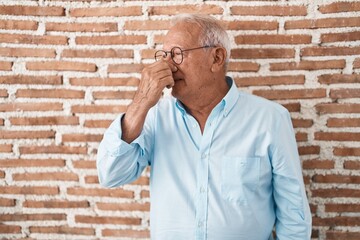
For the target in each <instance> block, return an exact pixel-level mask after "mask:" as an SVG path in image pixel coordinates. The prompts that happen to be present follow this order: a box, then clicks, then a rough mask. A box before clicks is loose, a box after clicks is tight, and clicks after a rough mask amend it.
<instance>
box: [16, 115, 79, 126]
mask: <svg viewBox="0 0 360 240" xmlns="http://www.w3.org/2000/svg"><path fill="white" fill-rule="evenodd" d="M10 123H11V125H30V126H39V125H50V126H51V125H57V126H58V125H78V124H79V117H73V116H69V117H67V116H54V117H33V118H27V117H20V118H10Z"/></svg>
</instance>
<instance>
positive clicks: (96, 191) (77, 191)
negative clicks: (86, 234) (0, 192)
mask: <svg viewBox="0 0 360 240" xmlns="http://www.w3.org/2000/svg"><path fill="white" fill-rule="evenodd" d="M0 189H1V188H0ZM67 194H68V195H76V196H93V197H114V198H133V197H134V192H133V191H129V190H124V189H121V188H116V189H104V188H80V187H72V188H68V189H67Z"/></svg>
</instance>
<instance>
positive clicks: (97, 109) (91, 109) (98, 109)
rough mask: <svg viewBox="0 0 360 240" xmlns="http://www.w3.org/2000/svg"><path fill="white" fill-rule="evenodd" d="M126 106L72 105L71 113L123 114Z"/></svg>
mask: <svg viewBox="0 0 360 240" xmlns="http://www.w3.org/2000/svg"><path fill="white" fill-rule="evenodd" d="M126 108H127V106H123V105H74V106H72V107H71V112H72V113H123V112H125V111H126Z"/></svg>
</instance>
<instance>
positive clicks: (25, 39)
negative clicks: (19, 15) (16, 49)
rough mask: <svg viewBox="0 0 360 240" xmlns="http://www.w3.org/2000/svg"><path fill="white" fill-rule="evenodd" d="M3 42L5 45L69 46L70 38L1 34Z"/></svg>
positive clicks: (0, 37)
mask: <svg viewBox="0 0 360 240" xmlns="http://www.w3.org/2000/svg"><path fill="white" fill-rule="evenodd" d="M0 39H1V42H3V43H23V44H35V45H41V44H45V45H67V43H68V38H67V37H66V36H54V35H51V36H50V35H45V36H38V35H27V34H6V33H2V34H0Z"/></svg>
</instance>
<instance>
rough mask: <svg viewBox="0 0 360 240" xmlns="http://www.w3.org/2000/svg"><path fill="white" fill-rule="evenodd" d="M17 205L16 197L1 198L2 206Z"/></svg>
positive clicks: (0, 204)
mask: <svg viewBox="0 0 360 240" xmlns="http://www.w3.org/2000/svg"><path fill="white" fill-rule="evenodd" d="M15 205H16V200H15V199H10V198H0V206H2V207H14V206H15Z"/></svg>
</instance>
